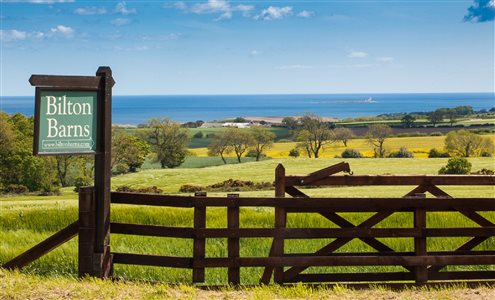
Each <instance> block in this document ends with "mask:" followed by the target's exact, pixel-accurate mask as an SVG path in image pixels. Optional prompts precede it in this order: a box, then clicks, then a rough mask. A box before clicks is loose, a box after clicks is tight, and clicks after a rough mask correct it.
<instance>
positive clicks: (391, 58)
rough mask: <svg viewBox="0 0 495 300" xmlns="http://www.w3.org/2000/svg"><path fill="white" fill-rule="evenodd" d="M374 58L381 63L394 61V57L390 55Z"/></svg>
mask: <svg viewBox="0 0 495 300" xmlns="http://www.w3.org/2000/svg"><path fill="white" fill-rule="evenodd" d="M376 60H377V61H379V62H381V63H387V64H388V63H393V62H394V58H393V57H390V56H385V57H378V58H377V59H376Z"/></svg>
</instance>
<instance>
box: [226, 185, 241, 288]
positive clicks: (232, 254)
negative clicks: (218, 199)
mask: <svg viewBox="0 0 495 300" xmlns="http://www.w3.org/2000/svg"><path fill="white" fill-rule="evenodd" d="M227 197H228V198H229V200H230V203H229V207H228V208H227V228H229V229H239V202H238V201H237V199H238V198H239V194H227ZM227 247H228V256H229V258H230V259H231V260H232V261H233V266H232V267H229V268H228V277H229V284H231V285H239V284H240V283H241V276H240V268H239V238H238V237H234V238H228V240H227Z"/></svg>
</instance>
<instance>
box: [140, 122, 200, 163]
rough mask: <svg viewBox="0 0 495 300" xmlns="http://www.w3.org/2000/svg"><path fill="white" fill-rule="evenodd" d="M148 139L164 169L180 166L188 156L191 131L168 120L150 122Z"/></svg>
mask: <svg viewBox="0 0 495 300" xmlns="http://www.w3.org/2000/svg"><path fill="white" fill-rule="evenodd" d="M147 124H148V127H149V130H148V132H147V138H148V140H149V142H150V144H151V145H152V146H153V148H154V151H155V153H156V157H157V160H158V161H159V162H160V164H161V167H162V168H175V167H178V166H180V165H181V164H182V163H183V162H184V160H185V158H186V155H187V153H188V152H187V144H188V143H189V139H190V138H189V131H188V130H187V129H186V128H182V127H181V126H180V124H178V123H175V122H173V121H172V120H170V119H168V118H154V119H151V120H150V121H148V123H147Z"/></svg>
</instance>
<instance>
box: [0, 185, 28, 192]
mask: <svg viewBox="0 0 495 300" xmlns="http://www.w3.org/2000/svg"><path fill="white" fill-rule="evenodd" d="M2 192H3V193H5V194H25V193H27V192H28V188H27V187H26V186H25V185H22V184H7V185H6V186H4V187H3V189H2Z"/></svg>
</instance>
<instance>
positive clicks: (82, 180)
mask: <svg viewBox="0 0 495 300" xmlns="http://www.w3.org/2000/svg"><path fill="white" fill-rule="evenodd" d="M90 185H93V179H91V177H88V176H82V177H77V178H76V180H74V186H75V187H74V192H77V193H79V188H80V187H82V186H90Z"/></svg>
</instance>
